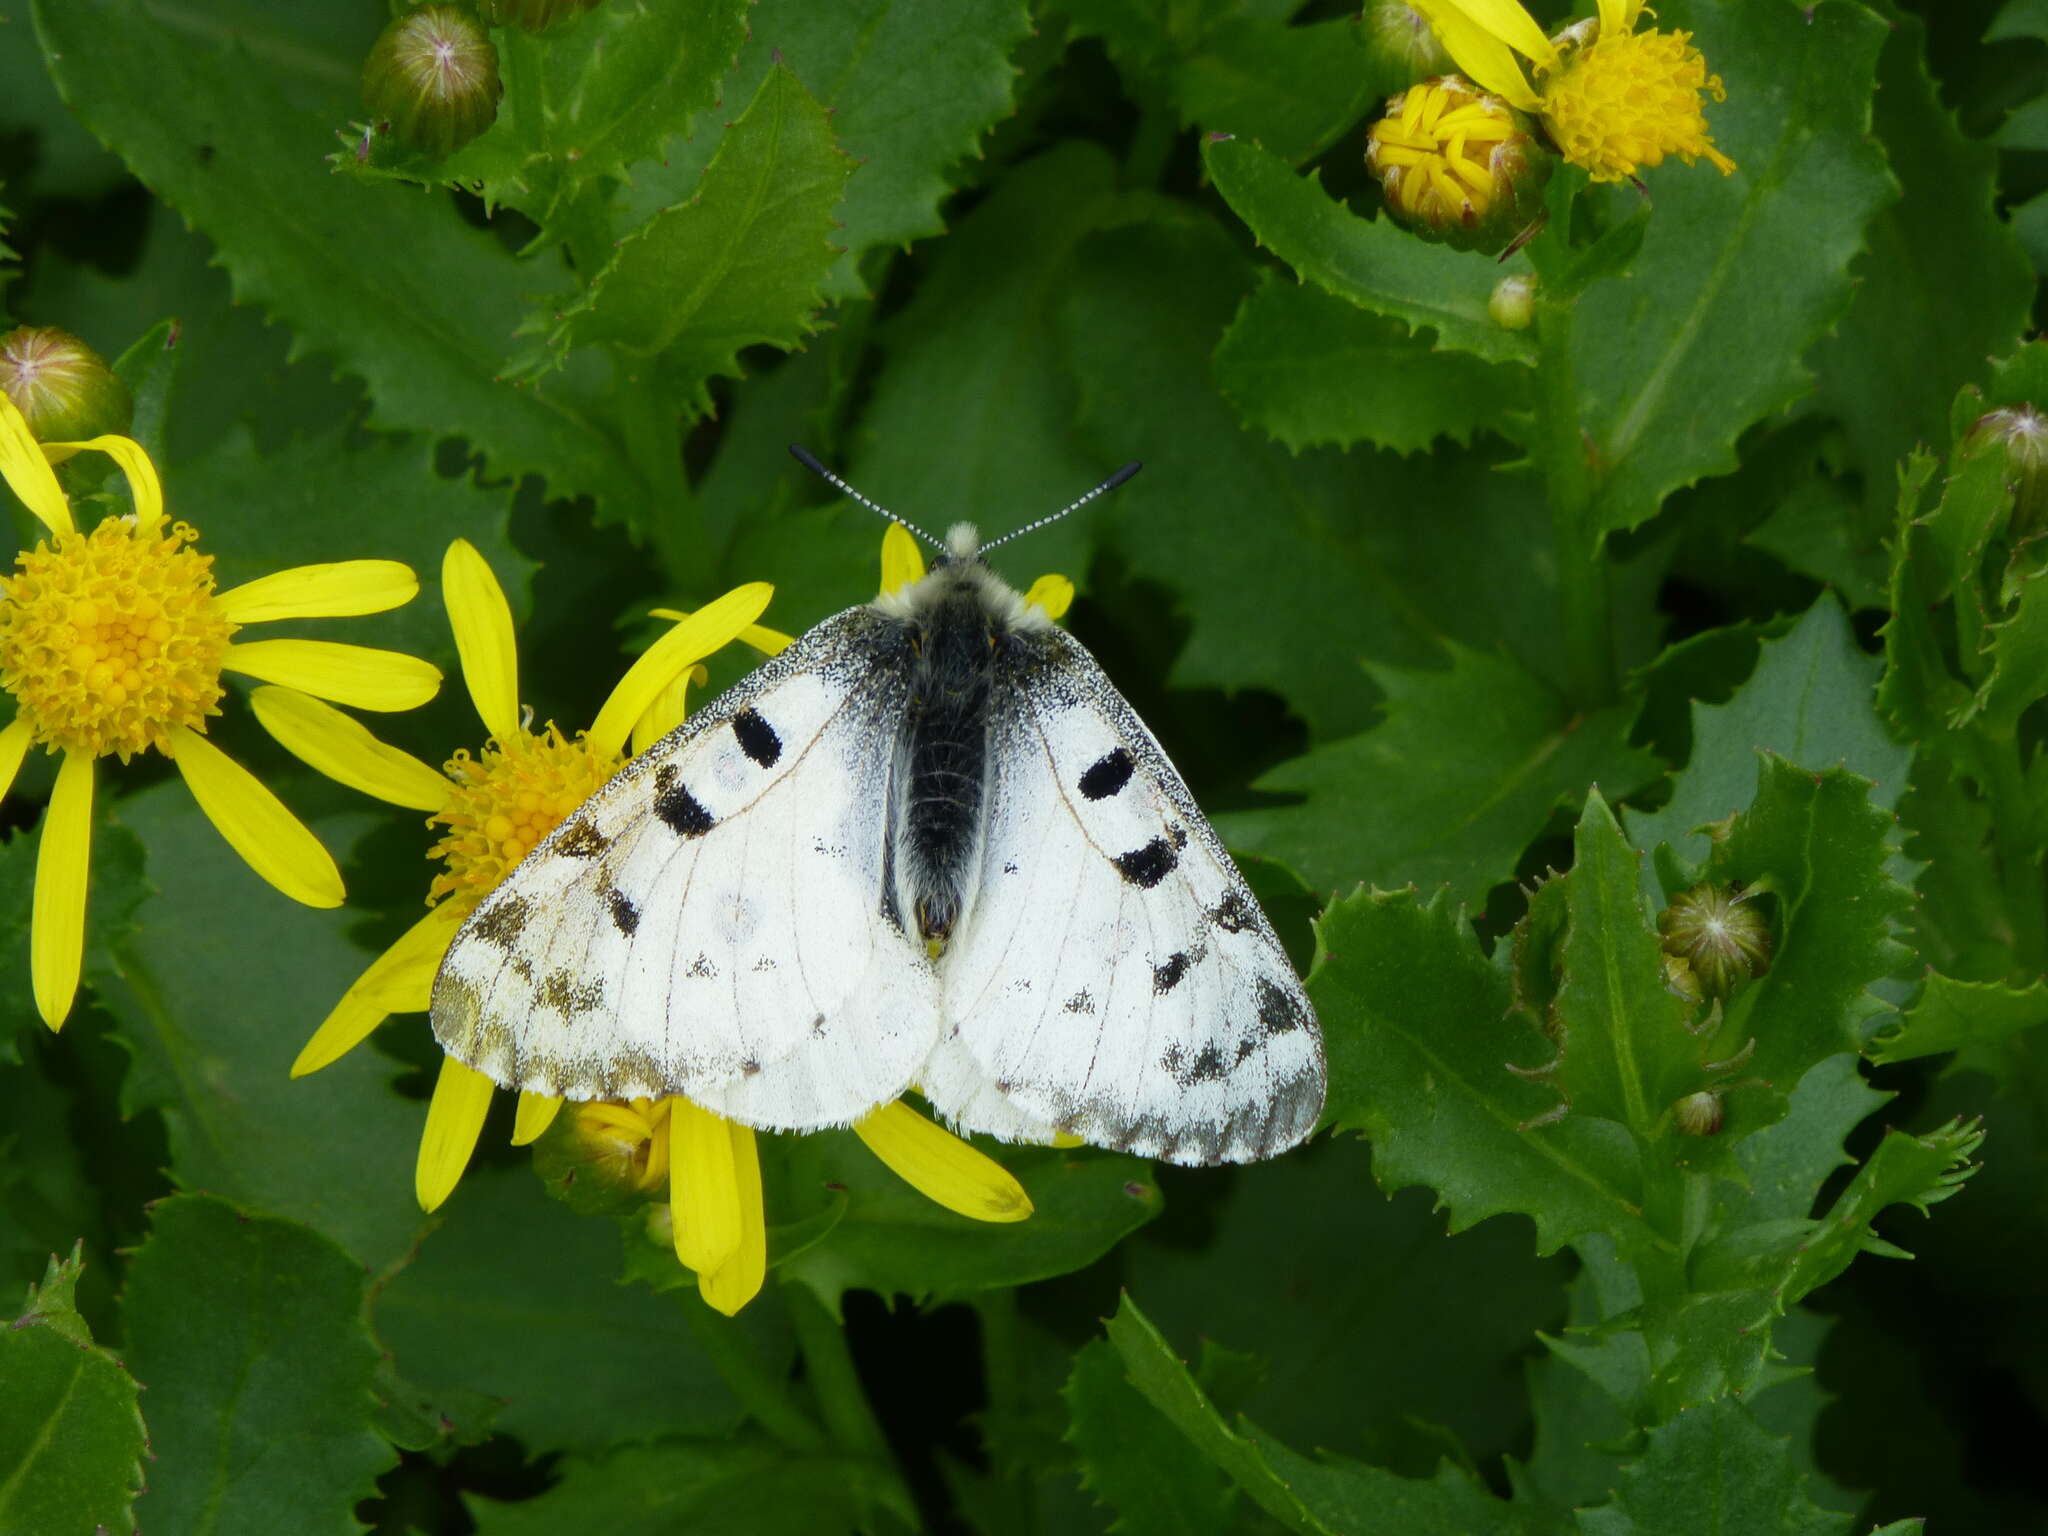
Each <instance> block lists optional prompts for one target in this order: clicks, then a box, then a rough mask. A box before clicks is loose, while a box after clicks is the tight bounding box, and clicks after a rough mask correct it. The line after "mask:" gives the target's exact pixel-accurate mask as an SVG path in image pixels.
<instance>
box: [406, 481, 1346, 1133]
mask: <svg viewBox="0 0 2048 1536" xmlns="http://www.w3.org/2000/svg"><path fill="white" fill-rule="evenodd" d="M793 451H795V450H793ZM798 457H799V458H801V459H803V460H804V462H806V463H807V464H809V465H810V466H811V467H812V468H814V469H816V470H818V472H819V473H821V474H824V475H826V478H828V479H830V480H832V482H833V484H835V485H837V486H839V488H840V489H841V490H844V491H846V492H847V493H848V494H850V495H854V496H856V497H857V498H858V499H860V500H862V501H863V502H865V501H866V498H865V497H859V496H858V493H857V492H854V491H852V490H851V488H850V487H848V486H846V485H845V484H844V482H842V481H840V480H838V479H837V478H836V477H834V476H832V475H830V473H829V472H828V471H826V470H825V469H824V468H823V466H821V465H819V464H818V463H817V462H816V460H814V459H811V458H810V457H809V456H808V455H806V454H803V453H801V452H798ZM1136 469H1137V466H1136V465H1129V466H1126V468H1125V469H1124V470H1123V471H1121V472H1119V474H1118V475H1117V476H1116V477H1115V478H1113V479H1112V480H1111V481H1110V482H1108V484H1106V485H1104V486H1102V487H1099V488H1098V489H1097V490H1096V491H1093V492H1090V493H1089V495H1088V496H1085V497H1083V498H1081V500H1080V501H1078V502H1076V503H1074V505H1075V506H1080V505H1082V504H1084V503H1085V502H1087V501H1088V500H1090V499H1092V497H1094V496H1096V495H1099V494H1101V492H1102V491H1104V490H1107V489H1109V488H1110V486H1113V485H1116V484H1120V483H1121V482H1122V480H1124V479H1126V478H1128V477H1129V475H1130V474H1132V473H1134V472H1135V471H1136ZM867 505H869V506H873V505H874V504H873V503H872V502H867ZM876 510H880V509H879V508H877V509H876ZM1068 510H1070V511H1071V510H1072V508H1069V509H1068ZM1034 526H1036V525H1034ZM982 553H983V547H982V546H981V545H980V544H979V543H978V542H977V540H976V537H975V533H974V530H973V529H972V528H971V527H969V526H967V525H965V524H962V525H960V526H959V527H956V528H955V529H953V531H952V533H951V535H950V537H949V538H948V539H947V540H946V543H945V546H944V553H943V554H942V555H941V556H940V557H939V558H938V559H937V560H936V561H935V562H934V564H933V566H932V568H931V570H930V571H929V573H928V574H926V575H925V576H924V578H923V579H922V580H920V581H918V582H916V583H915V584H914V585H911V586H909V587H907V588H905V589H903V590H901V591H899V592H896V593H891V594H885V595H884V596H882V597H880V598H878V599H877V600H876V601H874V602H872V603H869V604H866V605H864V606H862V607H858V608H852V609H848V610H847V611H846V612H844V613H841V614H838V615H836V616H835V617H833V618H830V619H827V620H825V621H824V622H823V623H822V624H820V625H818V626H817V627H816V628H815V629H813V630H811V631H810V632H809V633H808V634H806V635H804V636H803V638H802V639H800V640H798V641H797V642H796V643H795V644H794V645H792V646H790V647H789V648H788V649H787V650H785V651H784V652H782V654H781V655H779V656H777V657H775V658H774V659H773V660H771V661H769V662H768V663H766V664H765V665H764V666H762V667H761V668H760V669H759V670H757V671H755V672H754V673H753V674H752V675H751V676H749V677H747V678H746V679H745V680H744V681H742V682H741V683H740V684H739V685H738V686H736V687H734V688H733V689H731V690H730V691H729V692H727V693H726V694H724V695H723V696H722V697H720V698H719V699H718V700H716V701H715V702H714V703H712V704H710V705H709V706H707V707H706V708H703V709H701V710H699V711H698V712H697V713H696V714H694V715H692V716H691V717H690V718H689V719H688V720H687V721H686V722H685V723H684V724H683V725H682V726H681V727H679V728H678V729H677V730H675V731H674V732H672V733H671V734H670V735H668V736H667V737H665V738H663V739H662V740H661V741H660V742H658V743H656V744H655V745H654V746H653V747H652V748H650V749H649V750H648V751H646V752H645V753H643V754H641V755H640V756H639V757H637V758H635V759H634V760H633V761H632V762H630V763H628V764H627V765H626V766H625V767H624V768H623V769H622V770H620V772H619V773H618V775H617V776H616V777H614V778H613V779H612V780H611V782H610V783H608V784H606V785H605V786H604V787H603V788H602V789H600V790H598V791H597V793H596V794H594V795H592V796H591V797H590V799H589V800H587V801H585V802H584V804H583V805H582V806H581V807H580V808H579V809H577V810H576V811H575V812H574V813H573V814H572V815H570V816H569V817H568V819H567V820H565V821H564V822H563V823H562V824H561V825H560V826H559V827H557V828H556V829H555V831H554V832H553V833H552V834H551V835H550V836H549V837H548V838H547V839H546V840H545V841H543V842H542V843H541V844H540V845H539V846H538V847H536V848H535V849H534V850H533V851H532V852H531V853H530V854H528V855H527V857H526V860H525V862H523V863H522V864H521V865H520V866H519V867H518V868H517V869H516V870H514V871H513V872H512V874H511V875H510V876H508V877H507V878H506V880H505V881H504V883H503V884H501V885H500V886H498V888H497V889H496V890H494V891H493V892H492V893H491V894H490V896H489V897H487V898H486V899H485V901H484V902H483V903H482V905H480V906H479V907H478V908H477V910H476V911H475V912H474V913H472V914H471V915H470V917H469V919H468V921H467V922H465V923H464V924H463V926H462V929H461V931H460V932H459V933H458V934H457V935H456V937H455V942H454V943H453V945H451V946H450V948H449V950H448V955H447V958H446V959H445V960H444V961H443V962H442V965H441V970H440V974H439V975H438V976H437V977H436V978H435V982H434V1000H433V1022H434V1033H435V1035H436V1036H437V1037H438V1038H439V1040H440V1042H441V1045H442V1047H443V1048H444V1049H445V1050H446V1051H447V1052H448V1053H449V1054H450V1055H452V1056H454V1057H456V1058H457V1059H458V1060H460V1061H463V1062H465V1063H467V1064H468V1065H469V1066H471V1067H474V1068H475V1069H476V1070H478V1071H479V1072H482V1073H484V1074H486V1075H487V1076H489V1077H491V1078H492V1079H494V1080H495V1081H496V1082H497V1083H498V1084H499V1085H501V1086H503V1087H507V1088H515V1089H523V1090H528V1091H532V1092H535V1093H541V1094H547V1095H550V1096H556V1097H566V1098H576V1099H584V1098H607V1099H623V1098H636V1097H648V1098H656V1097H663V1096H667V1095H671V1094H679V1095H682V1096H685V1097H687V1098H689V1099H691V1100H693V1101H695V1102H696V1103H698V1104H700V1105H702V1106H704V1107H705V1108H707V1109H710V1110H713V1111H715V1112H716V1113H718V1114H721V1115H724V1116H726V1117H728V1118H730V1119H733V1120H736V1121H739V1122H740V1123H742V1124H745V1125H751V1126H754V1127H756V1128H759V1129H764V1130H814V1129H818V1128H820V1127H824V1126H830V1125H845V1124H847V1123H849V1122H850V1121H852V1120H855V1119H858V1118H859V1117H860V1116H862V1115H865V1114H866V1113H868V1112H869V1111H870V1110H872V1109H874V1108H875V1107H876V1106H878V1105H881V1104H884V1103H887V1102H888V1101H889V1100H891V1099H893V1098H895V1097H896V1096H898V1095H899V1094H901V1093H902V1092H903V1091H904V1090H905V1089H906V1088H909V1087H913V1086H914V1087H916V1088H918V1089H919V1090H920V1091H921V1092H922V1093H923V1095H924V1096H925V1098H926V1099H927V1100H928V1101H929V1102H930V1103H931V1104H932V1105H933V1107H934V1108H935V1109H937V1110H938V1111H939V1113H940V1114H942V1115H943V1116H945V1117H946V1119H947V1120H949V1121H950V1122H951V1123H952V1124H954V1125H955V1126H957V1127H959V1128H960V1129H962V1130H967V1131H982V1132H986V1133H988V1134H990V1135H993V1136H997V1137H1000V1138H1003V1139H1006V1140H1028V1141H1047V1140H1050V1139H1051V1138H1052V1135H1053V1133H1054V1132H1056V1131H1059V1132H1068V1133H1071V1134H1073V1135H1076V1136H1079V1137H1081V1138H1082V1139H1083V1140H1085V1141H1089V1142H1093V1143H1095V1144H1097V1145H1100V1146H1106V1147H1114V1148H1118V1149H1124V1150H1129V1151H1132V1152H1136V1153H1138V1154H1140V1155H1143V1156H1147V1157H1158V1158H1165V1159H1168V1160H1170V1161H1173V1162H1179V1163H1214V1162H1219V1161H1229V1162H1242V1161H1247V1160H1249V1159H1253V1158H1260V1157H1267V1156H1271V1155H1272V1154H1274V1153H1276V1152H1280V1151H1284V1150H1285V1149H1286V1148H1288V1147H1291V1146H1293V1145H1294V1144H1295V1143H1297V1142H1299V1141H1300V1140H1302V1138H1303V1137H1305V1136H1307V1135H1308V1133H1309V1132H1310V1131H1311V1130H1312V1129H1313V1128H1314V1126H1315V1122H1316V1118H1317V1116H1318V1115H1319V1114H1320V1113H1321V1111H1322V1105H1323V1091H1324V1066H1323V1046H1322V1036H1321V1032H1320V1030H1319V1029H1318V1027H1317V1024H1316V1017H1315V1012H1314V1009H1313V1008H1312V1007H1311V1006H1310V1004H1309V1000H1308V997H1307V994H1306V993H1305V992H1304V991H1303V990H1302V986H1301V983H1300V981H1299V980H1298V979H1297V978H1296V976H1295V974H1294V969H1293V967H1292V965H1291V964H1290V963H1289V962H1288V959H1287V956H1286V953H1285V952H1284V951H1283V950H1282V948H1281V946H1280V941H1279V940H1278V939H1277V938H1275V937H1274V934H1273V929H1272V926H1271V924H1269V923H1268V922H1267V920H1266V916H1265V914H1264V913H1263V912H1262V911H1260V910H1259V905H1258V903H1257V902H1256V901H1255V900H1254V899H1253V897H1252V894H1251V892H1250V890H1249V889H1247V888H1246V886H1245V883H1244V880H1243V877H1242V876H1241V875H1240V874H1239V873H1238V870H1237V867H1236V865H1235V864H1233V863H1232V862H1231V859H1230V855H1229V854H1228V853H1227V852H1225V851H1224V848H1223V845H1222V843H1221V842H1220V841H1218V839H1217V837H1216V834H1215V832H1214V831H1212V830H1211V828H1210V826H1209V823H1208V822H1207V820H1205V819H1204V818H1203V816H1202V813H1201V811H1200V810H1199V809H1197V808H1196V806H1195V803H1194V800H1193V799H1192V798H1191V797H1190V796H1189V794H1188V791H1187V786H1186V785H1184V784H1183V783H1182V782H1181V779H1180V775H1179V774H1177V773H1176V772H1174V769H1173V765H1172V764H1171V763H1170V762H1168V761H1167V758H1166V754H1165V753H1164V752H1163V751H1161V750H1160V747H1159V744H1158V742H1156V741H1155V740H1154V739H1153V737H1152V733H1151V732H1150V731H1148V730H1147V729H1146V728H1145V724H1144V722H1143V721H1141V720H1140V719H1139V718H1138V717H1137V715H1136V714H1135V713H1134V712H1133V711H1132V709H1131V707H1130V705H1128V704H1127V703H1125V702H1124V700H1123V697H1122V696H1121V695H1120V694H1118V692H1117V691H1116V689H1115V688H1114V687H1112V686H1111V684H1110V682H1109V679H1108V678H1107V677H1105V676H1104V675H1103V672H1102V669H1101V668H1100V667H1099V666H1097V665H1096V663H1095V659H1094V658H1093V657H1092V656H1090V655H1089V654H1088V652H1087V651H1086V650H1084V649H1083V648H1082V647H1081V645H1080V643H1079V642H1077V641H1075V640H1073V639H1071V638H1069V637H1068V636H1067V635H1066V634H1065V633H1064V632H1063V631H1061V630H1059V629H1057V628H1055V627H1054V626H1053V624H1052V621H1051V620H1050V619H1048V618H1047V617H1046V616H1045V614H1044V613H1043V612H1042V611H1040V610H1039V609H1037V608H1035V607H1032V606H1030V605H1027V604H1026V603H1025V602H1024V600H1023V599H1022V598H1021V597H1020V596H1019V595H1018V594H1017V593H1016V591H1014V590H1013V589H1012V588H1011V587H1009V586H1008V585H1007V584H1006V583H1005V582H1003V580H1002V579H1001V578H1000V577H998V576H997V575H996V574H995V573H994V572H993V571H991V570H990V569H989V567H988V565H987V564H986V563H985V561H984V560H983V559H982Z"/></svg>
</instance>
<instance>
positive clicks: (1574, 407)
mask: <svg viewBox="0 0 2048 1536" xmlns="http://www.w3.org/2000/svg"><path fill="white" fill-rule="evenodd" d="M1576 305H1577V299H1576V298H1568V299H1561V298H1544V299H1541V300H1539V302H1538V304H1537V306H1536V324H1537V337H1536V340H1537V361H1536V414H1537V422H1538V426H1537V437H1538V443H1539V447H1538V453H1537V458H1538V462H1539V463H1540V464H1541V465H1542V466H1543V478H1544V488H1545V491H1546V493H1547V495H1548V499H1549V502H1550V527H1551V543H1552V547H1553V549H1554V550H1555V552H1556V557H1557V595H1558V602H1559V605H1560V609H1561V614H1560V617H1561V620H1562V622H1563V625H1564V643H1565V666H1566V670H1567V675H1568V679H1569V683H1570V690H1571V696H1572V702H1573V703H1574V704H1576V705H1577V706H1578V707H1579V708H1581V709H1597V708H1599V707H1600V706H1601V705H1603V704H1611V703H1613V702H1614V700H1615V699H1616V697H1618V696H1619V694H1620V692H1621V680H1620V674H1619V671H1618V669H1617V667H1616V665H1615V656H1614V601H1613V595H1612V593H1611V591H1610V590H1609V586H1608V572H1607V560H1606V556H1605V555H1604V553H1603V552H1602V549H1601V545H1602V542H1603V541H1602V538H1601V534H1600V530H1599V529H1598V528H1597V527H1596V526H1594V522H1593V474H1592V469H1591V466H1589V465H1588V464H1587V462H1586V449H1585V444H1584V441H1583V436H1584V434H1583V433H1582V431H1581V429H1580V426H1579V402H1578V384H1577V379H1576V376H1575V374H1574V372H1573V369H1572V315H1573V311H1574V309H1575V308H1576Z"/></svg>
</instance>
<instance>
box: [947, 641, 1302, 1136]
mask: <svg viewBox="0 0 2048 1536" xmlns="http://www.w3.org/2000/svg"><path fill="white" fill-rule="evenodd" d="M1024 656H1025V659H1023V660H1021V661H1020V662H1019V664H1017V665H1015V666H1013V667H1009V668H1006V669H1004V670H1003V672H1002V673H1001V675H1000V676H999V679H998V683H997V687H996V691H995V695H994V698H993V701H992V708H991V716H990V726H989V753H990V767H989V774H990V777H989V794H988V814H987V822H986V827H985V830H984V836H983V842H982V847H981V853H980V865H981V868H980V876H979V880H978V883H977V886H976V889H975V894H974V899H973V903H972V905H971V907H970V908H969V910H968V912H967V915H966V917H965V918H964V920H963V922H962V926H961V930H960V932H958V933H957V934H956V935H955V936H954V938H953V941H952V943H951V945H950V947H949V948H948V949H947V951H946V954H945V956H944V958H943V960H942V961H941V963H940V979H941V986H942V1008H943V1013H944V1020H945V1031H944V1035H943V1037H942V1039H941V1041H940V1044H939V1045H938V1047H937V1048H936V1049H935V1050H934V1052H933V1054H932V1057H931V1060H930V1061H929V1062H927V1064H926V1066H925V1069H924V1072H923V1074H922V1085H923V1089H924V1091H925V1094H926V1096H927V1097H928V1098H930V1099H931V1101H932V1102H933V1104H934V1105H935V1106H936V1107H937V1108H938V1109H939V1110H940V1111H941V1112H942V1113H944V1114H945V1115H947V1116H948V1117H949V1118H951V1119H952V1120H953V1121H954V1122H955V1123H956V1124H958V1125H960V1126H961V1127H963V1128H965V1129H968V1130H980V1131H986V1132H988V1133H990V1134H992V1135H998V1136H1009V1137H1015V1138H1031V1137H1041V1136H1043V1134H1044V1132H1045V1131H1046V1130H1047V1129H1057V1130H1060V1131H1066V1132H1071V1133H1073V1134H1076V1135H1078V1136H1080V1137H1081V1138H1082V1139H1084V1140H1086V1141H1090V1142H1094V1143H1096V1144H1098V1145H1103V1146H1113V1147H1119V1148H1125V1149H1128V1150H1130V1151H1133V1152H1137V1153H1140V1154H1142V1155H1145V1156H1151V1157H1161V1158H1166V1159H1168V1160H1170V1161H1175V1162H1188V1163H1208V1162H1217V1161H1233V1162H1234V1161H1243V1160H1246V1159H1250V1158H1257V1157H1265V1156H1268V1155H1270V1154H1272V1153H1274V1152H1277V1151H1280V1150H1283V1149H1284V1148H1286V1147H1289V1146H1292V1145H1293V1144H1294V1143H1296V1142H1298V1141H1300V1140H1301V1139H1302V1138H1303V1137H1305V1136H1306V1135H1307V1134H1308V1133H1309V1131H1310V1130H1311V1129H1313V1128H1314V1124H1315V1120H1316V1117H1317V1115H1318V1114H1319V1113H1320V1112H1321V1108H1322V1103H1323V1089H1324V1065H1323V1052H1322V1042H1321V1036H1320V1033H1319V1031H1318V1029H1317V1025H1316V1020H1315V1014H1314V1011H1313V1009H1312V1008H1311V1007H1310V1005H1309V1002H1308V998H1307V996H1306V995H1305V994H1304V992H1303V990H1302V987H1301V983H1300V981H1299V980H1298V979H1297V978H1296V976H1295V973H1294V969H1293V966H1292V965H1291V964H1290V962H1289V961H1288V959H1287V956H1286V953H1285V951H1284V950H1283V949H1282V948H1281V946H1280V943H1279V940H1278V939H1277V938H1276V937H1275V936H1274V933H1273V931H1272V928H1271V926H1270V925H1269V924H1268V923H1267V921H1266V918H1265V915H1264V914H1263V913H1262V912H1261V911H1260V910H1259V906H1258V903H1257V902H1256V901H1255V900H1254V899H1253V897H1252V895H1251V893H1250V892H1249V891H1248V890H1247V889H1246V888H1245V884H1244V881H1243V878H1242V876H1241V875H1240V874H1239V873H1238V870H1237V867H1236V865H1235V864H1234V863H1233V862H1232V861H1231V858H1230V855H1229V854H1228V853H1227V852H1226V851H1225V850H1224V848H1223V845H1222V843H1221V842H1220V841H1219V840H1218V839H1217V837H1216V834H1215V833H1214V832H1213V831H1212V830H1211V829H1210V827H1209V824H1208V822H1207V821H1206V820H1205V819H1204V818H1203V816H1202V814H1201V812H1200V810H1198V809H1197V808H1196V806H1195V803H1194V801H1193V799H1192V797H1191V796H1190V795H1189V794H1188V791H1187V788H1186V786H1185V785H1184V784H1183V783H1182V782H1181V779H1180V776H1179V775H1178V774H1177V773H1176V772H1175V771H1174V769H1173V765H1172V764H1171V763H1170V762H1168V761H1167V759H1166V756H1165V754H1164V753H1163V752H1162V751H1160V749H1159V746H1158V744H1157V742H1155V741H1154V740H1153V738H1152V735H1151V733H1150V732H1149V731H1148V730H1146V728H1145V726H1144V724H1143V723H1142V722H1141V721H1140V720H1139V719H1138V717H1137V715H1136V713H1135V712H1134V711H1133V710H1132V709H1131V707H1130V706H1129V705H1128V704H1126V703H1125V702H1124V700H1123V698H1122V697H1121V696H1120V695H1119V694H1118V693H1117V692H1116V690H1115V689H1114V688H1113V687H1112V686H1111V685H1110V683H1109V681H1108V679H1107V678H1106V677H1105V676H1104V675H1103V673H1102V670H1101V668H1100V667H1098V666H1097V665H1096V663H1095V661H1094V658H1092V657H1091V656H1089V654H1088V653H1087V651H1086V650H1084V649H1083V648H1082V647H1081V645H1080V644H1079V643H1078V642H1076V641H1074V640H1072V639H1070V638H1068V637H1067V636H1066V635H1065V634H1063V633H1061V632H1059V631H1057V630H1050V629H1048V630H1045V631H1043V632H1041V634H1039V635H1037V636H1034V637H1032V639H1031V642H1030V645H1029V646H1028V647H1027V648H1026V649H1025V652H1024Z"/></svg>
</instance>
